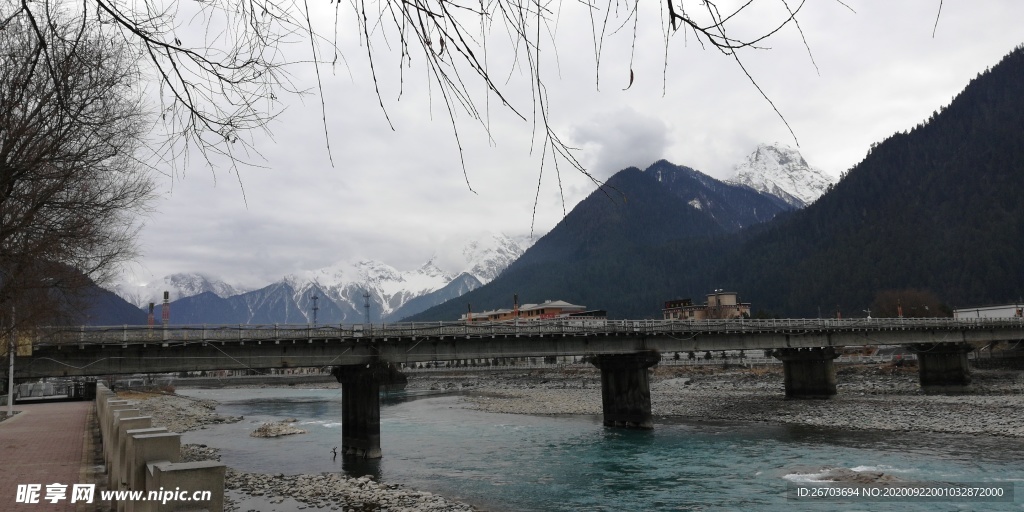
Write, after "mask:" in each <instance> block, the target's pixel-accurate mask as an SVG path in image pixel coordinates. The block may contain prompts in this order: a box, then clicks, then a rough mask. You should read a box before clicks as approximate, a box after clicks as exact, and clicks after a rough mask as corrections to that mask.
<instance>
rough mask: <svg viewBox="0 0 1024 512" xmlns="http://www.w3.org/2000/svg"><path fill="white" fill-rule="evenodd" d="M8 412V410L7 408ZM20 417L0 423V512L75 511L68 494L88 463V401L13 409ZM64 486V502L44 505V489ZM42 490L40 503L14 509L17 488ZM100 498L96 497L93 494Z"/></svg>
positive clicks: (80, 479) (89, 406) (24, 406)
mask: <svg viewBox="0 0 1024 512" xmlns="http://www.w3.org/2000/svg"><path fill="white" fill-rule="evenodd" d="M5 407H6V406H5ZM14 408H15V410H17V411H21V413H19V414H17V415H15V416H14V417H13V418H11V419H8V420H6V421H2V422H0V510H3V511H11V512H18V511H25V512H49V511H74V510H76V504H74V503H70V498H71V488H72V486H73V485H74V484H80V483H86V482H84V481H82V478H83V477H82V469H83V467H84V464H87V463H88V461H89V460H90V459H89V458H88V457H85V455H87V454H86V453H84V451H85V448H86V446H85V445H86V430H87V429H88V425H89V414H90V411H91V410H92V408H93V402H92V401H86V402H62V403H49V404H31V405H15V407H14ZM53 483H58V484H63V485H66V486H67V492H66V494H65V499H64V500H61V501H58V502H57V503H56V504H53V503H50V502H49V501H47V500H45V497H46V486H47V485H48V484H53ZM24 484H39V485H41V486H42V488H41V490H40V494H39V503H34V504H27V503H17V502H16V499H17V491H18V485H24ZM97 494H98V492H97Z"/></svg>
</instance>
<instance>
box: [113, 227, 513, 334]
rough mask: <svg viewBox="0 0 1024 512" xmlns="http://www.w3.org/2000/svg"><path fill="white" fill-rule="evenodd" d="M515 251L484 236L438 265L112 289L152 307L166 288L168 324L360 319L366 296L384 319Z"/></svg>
mask: <svg viewBox="0 0 1024 512" xmlns="http://www.w3.org/2000/svg"><path fill="white" fill-rule="evenodd" d="M522 253H523V248H522V247H521V246H520V245H519V243H517V242H516V241H515V240H513V239H512V238H511V237H508V236H505V235H489V236H486V237H483V238H481V239H479V240H474V241H471V242H469V243H468V244H466V245H465V246H464V248H463V250H462V251H461V256H457V257H455V258H454V261H451V262H448V263H447V264H446V265H444V267H446V268H442V266H441V265H440V264H439V263H438V262H437V261H436V260H437V258H430V259H429V260H428V261H427V262H426V263H424V264H423V265H421V266H419V267H418V268H416V269H413V270H407V271H401V270H398V269H396V268H394V267H392V266H391V265H388V264H386V263H383V262H379V261H372V260H361V261H357V262H354V263H352V262H339V263H336V264H334V265H330V266H327V267H323V268H320V269H316V270H310V271H306V272H300V273H296V274H291V275H288V276H285V277H284V278H283V279H281V280H280V281H277V282H275V283H271V284H269V285H268V286H265V287H263V288H260V289H258V290H252V291H244V292H243V291H241V290H236V289H234V288H232V287H231V286H230V285H228V284H226V283H224V282H223V281H219V280H217V279H214V278H212V277H209V276H205V275H202V274H175V275H172V276H168V277H166V278H164V279H163V280H162V281H158V282H155V283H150V284H145V285H137V286H135V287H132V286H129V285H124V284H120V285H118V286H116V287H114V290H113V291H115V293H118V294H119V295H121V296H122V297H124V298H126V299H127V300H129V301H131V302H133V303H135V304H136V305H138V306H139V307H143V308H144V307H146V305H147V304H148V303H149V302H156V303H157V304H159V303H160V302H162V297H163V290H168V291H170V292H171V300H172V301H174V303H173V304H172V306H171V312H172V313H171V317H172V318H171V322H172V323H189V324H194V323H211V324H212V323H250V324H267V323H308V322H312V321H313V315H314V313H313V308H314V306H315V307H316V308H317V309H316V320H317V322H318V323H321V324H326V323H342V322H344V323H354V322H362V321H364V319H365V317H366V307H365V305H366V301H367V297H366V295H369V297H368V298H369V303H370V321H371V322H381V321H389V322H390V321H396V320H400V319H402V318H405V317H406V316H409V315H413V314H415V313H418V312H420V311H423V310H425V309H427V308H430V307H432V306H435V305H437V304H440V303H441V302H444V301H446V300H448V299H452V298H455V297H458V296H460V295H462V294H464V293H466V292H469V291H471V290H473V289H476V288H478V287H480V286H482V285H483V284H484V283H487V282H490V281H491V280H492V279H494V278H495V277H497V276H498V275H499V274H500V273H501V272H502V271H504V270H505V268H506V267H507V266H508V265H509V264H510V263H512V262H513V261H515V260H516V259H517V258H518V257H519V256H520V255H521V254H522ZM152 297H157V298H158V299H159V300H154V299H153V298H152ZM314 297H316V299H315V300H314Z"/></svg>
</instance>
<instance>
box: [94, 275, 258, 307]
mask: <svg viewBox="0 0 1024 512" xmlns="http://www.w3.org/2000/svg"><path fill="white" fill-rule="evenodd" d="M111 291H112V292H114V293H116V294H117V295H119V296H120V297H121V298H122V299H124V300H126V301H128V302H130V303H132V304H134V305H136V306H138V307H140V308H143V309H146V308H148V307H149V303H150V302H152V303H154V304H157V305H159V304H161V303H163V301H164V292H165V291H166V292H169V296H170V300H172V301H175V300H178V299H180V298H183V297H191V296H193V295H199V294H200V293H203V292H213V293H214V294H215V295H217V296H218V297H230V296H232V295H238V294H239V293H244V292H246V291H248V290H245V289H243V288H239V287H236V286H232V285H230V284H228V283H226V282H224V281H222V280H220V279H217V278H216V277H212V276H209V275H206V274H202V273H198V272H191V273H185V272H181V273H177V274H171V275H169V276H165V277H164V278H163V279H161V280H159V281H152V282H149V283H131V282H120V283H116V284H115V285H114V286H113V287H112V289H111Z"/></svg>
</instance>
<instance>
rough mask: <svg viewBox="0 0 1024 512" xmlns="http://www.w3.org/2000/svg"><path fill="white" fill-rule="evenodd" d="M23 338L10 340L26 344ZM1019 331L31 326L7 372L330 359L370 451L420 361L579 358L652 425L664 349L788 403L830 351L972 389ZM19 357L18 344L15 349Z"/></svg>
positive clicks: (937, 323)
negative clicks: (730, 353)
mask: <svg viewBox="0 0 1024 512" xmlns="http://www.w3.org/2000/svg"><path fill="white" fill-rule="evenodd" d="M24 337H25V336H24V335H22V336H21V337H20V338H19V340H20V341H19V345H21V346H22V347H24V346H25V345H27V343H26V342H25V341H24ZM1022 339H1024V319H1021V318H1005V319H970V320H961V319H949V318H914V319H910V318H885V319H768V320H752V319H729V320H700V321H685V320H594V319H568V318H566V319H552V320H540V321H519V322H472V323H464V322H434V323H397V324H375V325H318V326H312V325H230V326H228V325H218V326H212V325H202V326H152V327H150V326H115V327H75V328H45V329H40V330H39V331H37V332H36V333H34V335H33V336H32V338H31V355H21V356H19V357H18V358H17V361H16V365H15V367H16V369H17V371H16V377H17V378H19V379H25V378H33V379H34V378H40V377H54V376H88V375H94V376H102V375H112V374H131V373H167V372H181V371H196V370H247V369H260V368H298V367H324V366H330V367H333V371H332V373H333V374H334V376H335V377H336V378H337V379H338V382H340V383H341V385H342V416H343V417H342V424H343V427H342V438H343V440H342V444H343V447H344V449H345V453H347V454H349V455H356V456H362V457H368V458H374V457H380V456H381V450H380V403H379V393H378V390H379V388H380V386H382V385H385V384H387V383H388V382H389V381H390V380H391V379H393V378H394V375H395V373H396V371H397V370H396V369H397V367H399V366H400V365H401V364H411V363H419V362H431V361H453V360H469V359H494V358H520V357H549V356H587V357H588V358H589V360H590V361H591V362H592V363H593V364H594V365H595V366H597V367H598V368H600V370H601V382H602V390H601V394H602V403H603V407H604V424H605V425H607V426H613V427H633V428H651V427H652V417H651V402H650V388H649V383H648V373H647V369H648V368H650V367H651V366H654V365H655V364H657V363H658V361H659V360H660V358H661V356H660V354H663V353H673V352H704V351H721V350H764V351H770V352H771V354H772V355H773V356H774V357H776V358H778V359H780V360H782V361H783V368H784V379H785V389H786V395H787V397H792V398H827V397H829V396H832V395H835V393H836V376H835V368H834V366H833V361H834V360H835V359H836V358H838V357H839V356H840V353H839V351H837V349H839V348H841V347H865V346H878V345H903V346H907V347H908V348H909V349H910V350H912V351H914V352H916V353H917V356H918V365H919V378H920V383H921V387H922V388H923V389H924V390H925V391H928V392H962V391H965V390H967V389H969V385H970V372H969V367H968V364H967V353H968V352H969V351H970V350H971V349H972V346H976V345H978V344H989V343H995V342H1001V341H1009V342H1016V341H1020V340H1022ZM26 352H28V351H27V350H26V349H24V348H20V349H19V354H21V353H26Z"/></svg>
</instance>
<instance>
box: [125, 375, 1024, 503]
mask: <svg viewBox="0 0 1024 512" xmlns="http://www.w3.org/2000/svg"><path fill="white" fill-rule="evenodd" d="M409 377H410V379H409V385H408V388H407V389H409V390H410V391H414V392H415V391H424V390H433V391H450V392H458V393H460V394H461V395H462V396H463V397H464V401H463V402H462V403H463V405H464V406H465V407H470V408H477V409H481V410H485V411H489V412H496V413H513V414H591V415H599V414H601V378H600V373H599V371H598V370H596V369H595V368H593V367H590V366H587V365H573V366H569V367H565V368H549V369H514V368H513V369H501V370H489V371H480V372H473V371H462V370H460V371H451V372H412V373H410V374H409ZM973 379H974V382H973V385H974V391H973V393H971V394H968V395H959V396H944V395H925V394H922V393H921V392H920V390H919V388H918V384H917V369H916V368H913V367H894V366H891V365H858V366H848V365H839V366H837V380H838V383H839V384H838V394H837V395H836V396H835V397H833V398H831V399H828V400H787V399H785V394H784V389H783V378H782V367H781V365H768V366H763V367H757V368H745V367H738V366H732V367H728V368H723V367H721V366H710V365H706V366H673V365H663V366H658V367H655V368H654V369H653V370H652V374H651V401H652V409H653V411H652V412H653V413H654V416H655V418H656V421H657V420H658V419H662V420H670V419H672V418H681V419H687V420H691V421H692V420H697V421H701V420H732V421H755V422H773V423H787V424H803V425H818V426H827V427H838V428H844V429H875V430H889V431H915V432H943V433H955V434H983V435H991V436H1006V437H1024V423H1021V422H1020V421H1019V419H1018V417H1019V411H1020V410H1021V409H1022V408H1024V374H1022V373H1021V372H1014V371H1002V370H974V372H973ZM130 398H132V399H135V400H139V407H140V409H142V410H143V411H145V413H146V414H149V415H152V416H154V418H155V419H156V423H157V424H161V425H165V426H167V427H168V428H169V429H170V430H173V431H178V432H183V431H186V430H192V429H196V428H204V427H205V426H206V425H210V424H215V423H221V422H226V421H238V420H239V419H241V418H232V417H222V416H219V415H217V414H216V412H215V411H214V407H215V406H216V404H215V403H214V402H212V401H208V400H196V399H191V398H186V397H181V396H176V395H156V396H148V397H147V396H132V397H130ZM182 453H183V460H210V459H218V458H219V457H218V455H217V452H216V450H214V449H212V448H209V447H204V446H197V445H186V446H184V447H183V448H182ZM225 486H226V488H227V489H228V490H229V491H230V492H229V494H228V498H229V503H230V505H229V510H233V511H243V512H248V511H250V510H263V508H260V505H259V504H260V503H262V504H266V503H270V504H274V505H276V506H277V509H278V510H285V509H296V510H298V509H309V510H314V509H319V510H346V511H347V510H357V511H369V510H436V511H441V510H459V511H463V510H466V511H469V510H474V509H473V507H471V506H470V505H467V504H463V503H458V502H454V501H451V500H448V499H446V498H443V497H441V496H437V495H434V494H431V493H427V492H422V491H415V490H411V489H407V488H404V487H402V486H400V485H394V484H382V483H379V482H376V481H374V480H372V479H370V478H369V477H362V478H349V477H346V476H344V475H339V474H321V475H288V476H286V475H281V474H277V475H274V474H261V473H248V472H242V471H236V470H234V469H231V468H229V469H228V471H227V476H226V480H225ZM254 504H255V505H254ZM282 507H283V508H282Z"/></svg>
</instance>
